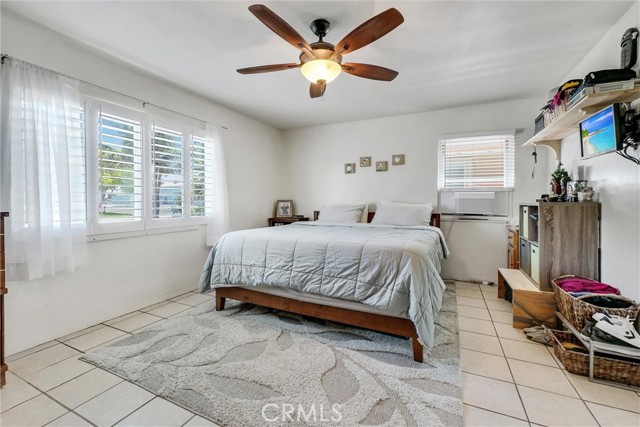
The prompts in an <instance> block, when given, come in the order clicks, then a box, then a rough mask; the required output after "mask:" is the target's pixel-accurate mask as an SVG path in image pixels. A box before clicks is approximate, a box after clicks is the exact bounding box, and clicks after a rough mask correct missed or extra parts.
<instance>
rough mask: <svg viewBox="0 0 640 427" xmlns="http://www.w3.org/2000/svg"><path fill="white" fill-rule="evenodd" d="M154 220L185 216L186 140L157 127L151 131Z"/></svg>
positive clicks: (177, 134)
mask: <svg viewBox="0 0 640 427" xmlns="http://www.w3.org/2000/svg"><path fill="white" fill-rule="evenodd" d="M151 163H152V169H153V175H152V191H153V194H152V197H151V203H152V209H151V212H152V217H153V218H154V219H161V218H182V216H183V212H184V137H183V133H182V132H180V131H177V130H173V129H169V128H164V127H160V126H157V125H154V126H153V127H152V130H151Z"/></svg>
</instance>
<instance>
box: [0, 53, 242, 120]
mask: <svg viewBox="0 0 640 427" xmlns="http://www.w3.org/2000/svg"><path fill="white" fill-rule="evenodd" d="M6 58H13V59H16V60H18V61H20V62H24V63H25V64H30V65H34V66H36V67H40V68H42V69H43V70H47V71H50V72H52V73H56V74H59V75H61V76H64V77H67V78H69V79H73V80H76V81H79V82H80V83H84V84H86V85H89V86H93V87H96V88H98V89H102V90H106V91H109V92H111V93H115V94H117V95H120V96H124V97H126V98H129V99H132V100H134V101H137V102H140V103H141V104H142V108H144V107H145V106H147V105H152V106H154V107H156V108H160V109H162V110H165V111H169V112H171V113H174V114H179V115H181V116H184V117H188V118H190V119H194V120H198V121H200V122H204V123H207V121H206V120H203V119H201V118H199V117H194V116H190V115H188V114H184V113H181V112H179V111H175V110H172V109H170V108H166V107H163V106H162V105H158V104H154V103H152V102H148V101H144V100H142V99H139V98H136V97H134V96H131V95H127V94H125V93H122V92H118V91H117V90H113V89H109V88H106V87H104V86H100V85H97V84H95V83H91V82H88V81H86V80H82V79H78V78H76V77H72V76H70V75H68V74H65V73H60V72H58V71H55V70H52V69H50V68H46V67H42V66H40V65H37V64H33V63H31V62H27V61H23V60H22V59H20V58H16V57H15V56H11V55H7V54H4V53H3V54H2V55H1V57H0V63H2V64H4V60H5V59H6ZM220 127H221V128H222V129H227V130H228V129H229V128H228V127H226V126H222V125H220Z"/></svg>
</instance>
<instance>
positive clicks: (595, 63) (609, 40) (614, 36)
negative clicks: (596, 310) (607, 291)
mask: <svg viewBox="0 0 640 427" xmlns="http://www.w3.org/2000/svg"><path fill="white" fill-rule="evenodd" d="M630 27H640V6H639V4H638V2H636V3H635V4H634V6H633V7H632V8H631V9H629V11H628V12H627V13H626V14H625V15H624V16H623V17H622V18H621V19H620V21H618V23H616V25H614V26H613V27H612V28H611V30H610V31H609V32H608V33H607V34H606V35H605V36H604V37H603V38H602V40H600V42H599V43H598V44H597V45H596V46H594V48H593V49H592V50H591V51H590V52H589V53H588V54H587V55H586V56H585V57H584V59H583V60H582V61H581V62H580V63H579V64H578V65H577V66H576V67H575V68H574V69H573V70H572V71H571V72H570V73H569V74H568V75H567V78H566V79H565V80H569V79H571V78H582V77H584V76H585V75H586V74H587V73H588V72H590V71H595V70H603V69H610V68H619V67H620V39H621V38H622V34H624V32H625V31H626V30H627V29H628V28H630ZM637 154H638V153H636V155H637ZM550 157H552V158H553V156H550ZM561 160H562V163H563V164H564V165H565V168H566V169H567V170H568V171H571V170H572V168H573V167H574V166H584V167H585V169H586V177H585V178H586V179H587V180H588V181H589V185H593V187H594V190H595V191H596V193H597V194H598V198H599V201H600V202H601V204H602V223H601V267H602V270H601V280H602V281H603V282H605V283H609V284H611V285H614V286H616V287H618V288H620V290H621V291H622V293H623V294H624V295H626V296H628V297H630V298H633V299H635V300H639V299H640V166H638V165H636V164H635V163H633V162H630V161H629V160H625V159H623V158H622V157H620V156H618V155H617V154H615V153H609V154H604V155H602V156H598V157H594V158H591V159H585V160H582V159H581V158H580V138H579V136H578V129H577V128H576V133H575V134H573V135H571V136H570V137H568V138H565V139H564V140H563V141H562V152H561Z"/></svg>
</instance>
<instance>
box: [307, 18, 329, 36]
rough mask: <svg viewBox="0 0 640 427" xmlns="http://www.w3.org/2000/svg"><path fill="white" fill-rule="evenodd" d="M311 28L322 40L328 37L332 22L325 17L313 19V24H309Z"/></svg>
mask: <svg viewBox="0 0 640 427" xmlns="http://www.w3.org/2000/svg"><path fill="white" fill-rule="evenodd" d="M309 28H311V31H313V34H315V35H316V36H318V37H319V38H320V41H322V39H323V38H324V37H326V35H327V34H329V30H330V29H331V23H330V22H329V21H327V20H326V19H324V18H320V19H316V20H315V21H313V22H312V23H311V25H309Z"/></svg>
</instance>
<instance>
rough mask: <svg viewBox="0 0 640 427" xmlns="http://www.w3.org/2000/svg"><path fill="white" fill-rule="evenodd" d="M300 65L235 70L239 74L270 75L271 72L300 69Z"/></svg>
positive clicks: (263, 66)
mask: <svg viewBox="0 0 640 427" xmlns="http://www.w3.org/2000/svg"><path fill="white" fill-rule="evenodd" d="M301 65H302V64H273V65H261V66H259V67H249V68H240V69H239V70H236V71H237V72H239V73H240V74H258V73H270V72H272V71H284V70H290V69H292V68H300V66H301Z"/></svg>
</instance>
